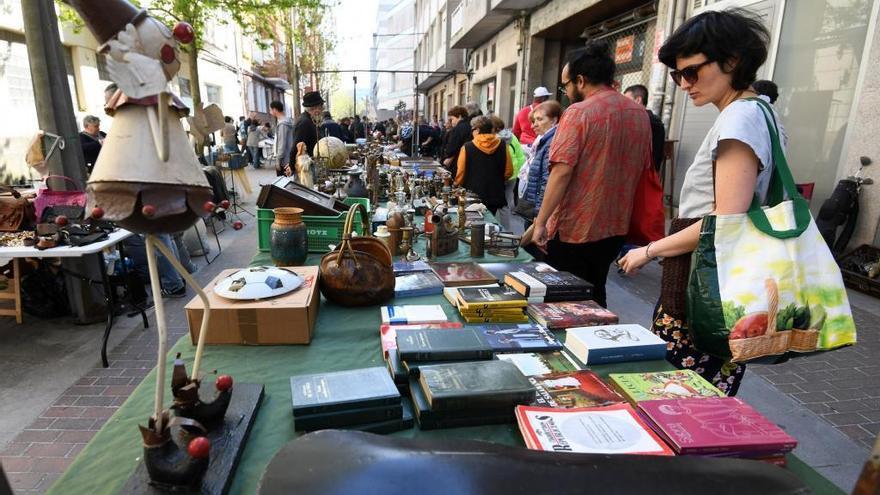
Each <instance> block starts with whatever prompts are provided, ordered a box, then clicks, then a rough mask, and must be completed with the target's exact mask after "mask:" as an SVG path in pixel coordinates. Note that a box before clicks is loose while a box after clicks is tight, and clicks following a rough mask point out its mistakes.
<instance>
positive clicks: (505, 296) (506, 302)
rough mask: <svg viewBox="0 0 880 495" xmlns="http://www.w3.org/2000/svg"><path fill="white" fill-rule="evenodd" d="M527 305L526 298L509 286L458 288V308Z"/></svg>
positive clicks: (493, 307) (521, 306)
mask: <svg viewBox="0 0 880 495" xmlns="http://www.w3.org/2000/svg"><path fill="white" fill-rule="evenodd" d="M527 305H528V301H527V300H526V298H524V297H523V296H521V295H519V294H517V293H516V291H513V290H511V289H510V288H507V287H501V286H497V287H483V288H479V289H477V288H461V289H458V308H459V309H463V310H471V309H480V308H482V309H495V308H525V307H526V306H527Z"/></svg>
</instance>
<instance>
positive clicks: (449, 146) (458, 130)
mask: <svg viewBox="0 0 880 495" xmlns="http://www.w3.org/2000/svg"><path fill="white" fill-rule="evenodd" d="M447 115H448V116H449V118H450V119H451V120H452V130H451V131H449V137H448V138H447V140H446V148H445V149H444V150H443V166H444V167H446V169H447V170H449V172H450V173H451V174H452V176H453V177H455V175H456V171H457V169H456V167H457V165H456V160H458V154H459V152H460V151H461V147H462V146H464V143H467V142H468V141H471V140H473V139H474V137H473V135H472V134H471V123H470V120H469V118H468V111H467V109H466V108H465V107H463V106H461V105H457V106H454V107H452V108H450V109H449V112H447Z"/></svg>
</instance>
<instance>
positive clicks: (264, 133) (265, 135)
mask: <svg viewBox="0 0 880 495" xmlns="http://www.w3.org/2000/svg"><path fill="white" fill-rule="evenodd" d="M273 137H275V135H274V134H272V124H270V123H268V122H266V123H265V124H263V127H261V128H260V140H261V141H262V140H264V139H270V138H273Z"/></svg>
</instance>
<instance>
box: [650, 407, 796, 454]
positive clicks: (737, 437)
mask: <svg viewBox="0 0 880 495" xmlns="http://www.w3.org/2000/svg"><path fill="white" fill-rule="evenodd" d="M638 407H639V411H641V413H642V416H643V417H644V418H645V419H646V420H647V421H648V422H649V424H650V425H651V427H652V428H654V429H655V431H657V433H659V434H660V435H661V436H662V437H663V438H665V439H666V440H667V441H668V442H669V445H671V446H672V448H673V449H674V450H675V452H676V453H678V454H682V455H687V454H722V453H742V454H745V455H747V456H748V457H757V455H756V453H760V452H766V453H768V454H778V453H785V452H790V451H791V450H793V449H794V448H795V447H796V446H797V440H795V439H794V438H793V437H792V436H791V435H789V434H788V433H786V432H785V431H783V430H782V429H781V428H780V427H779V426H777V425H776V424H775V423H773V422H772V421H770V420H769V419H767V418H766V417H764V415H762V414H761V413H759V412H758V411H756V410H754V409H753V408H752V407H751V406H749V405H748V404H746V403H745V402H743V401H742V400H740V399H737V398H735V397H710V398H700V399H661V400H649V401H644V402H640V403H639V405H638Z"/></svg>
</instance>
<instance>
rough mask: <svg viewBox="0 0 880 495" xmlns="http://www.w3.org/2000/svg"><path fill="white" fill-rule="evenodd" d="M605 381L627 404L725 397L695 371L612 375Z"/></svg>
mask: <svg viewBox="0 0 880 495" xmlns="http://www.w3.org/2000/svg"><path fill="white" fill-rule="evenodd" d="M608 381H609V382H610V383H611V385H612V386H614V387H615V388H616V389H617V390H619V391H620V393H621V394H622V395H623V396H624V397H626V399H627V400H629V401H630V402H633V403H635V402H641V401H644V400H656V399H697V398H700V397H724V393H722V392H721V391H720V390H718V389H717V388H715V387H714V386H713V385H712V384H711V383H709V382H707V381H706V380H705V379H703V377H701V376H700V375H698V374H697V373H696V372H695V371H694V370H674V371H655V372H650V373H611V374H610V375H608Z"/></svg>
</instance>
